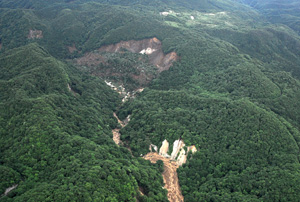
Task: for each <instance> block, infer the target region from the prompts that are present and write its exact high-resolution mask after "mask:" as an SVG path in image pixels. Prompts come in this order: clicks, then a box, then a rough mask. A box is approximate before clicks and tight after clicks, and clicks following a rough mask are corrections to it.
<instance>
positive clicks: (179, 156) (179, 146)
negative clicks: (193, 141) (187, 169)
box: [143, 139, 197, 202]
mask: <svg viewBox="0 0 300 202" xmlns="http://www.w3.org/2000/svg"><path fill="white" fill-rule="evenodd" d="M152 149H154V150H155V151H156V152H152V151H153V150H152ZM149 150H150V152H149V153H148V154H146V155H145V156H144V157H143V158H144V159H146V160H150V161H151V163H156V162H157V161H158V160H161V161H163V163H164V172H163V173H162V176H163V179H164V183H165V186H164V188H165V189H167V190H168V199H169V201H170V202H182V201H184V198H183V195H182V193H181V189H180V186H179V182H178V176H177V168H178V167H179V166H182V164H184V163H186V160H187V154H188V153H189V151H191V152H192V153H195V152H196V151H197V149H196V147H195V146H194V145H192V146H189V147H187V151H186V150H185V144H184V142H183V140H182V139H179V140H175V141H174V143H173V150H172V154H171V155H169V154H168V151H169V142H168V141H167V140H164V141H163V142H162V146H161V147H160V149H159V153H157V150H158V149H157V146H156V145H153V144H150V146H149Z"/></svg>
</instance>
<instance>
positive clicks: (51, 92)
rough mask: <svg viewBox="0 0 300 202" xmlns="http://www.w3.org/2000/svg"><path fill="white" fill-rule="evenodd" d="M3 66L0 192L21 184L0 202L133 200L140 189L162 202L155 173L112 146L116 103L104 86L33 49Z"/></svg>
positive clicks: (7, 57) (9, 57) (16, 52)
mask: <svg viewBox="0 0 300 202" xmlns="http://www.w3.org/2000/svg"><path fill="white" fill-rule="evenodd" d="M0 61H1V62H0V68H1V72H2V73H1V76H0V82H1V85H0V86H1V87H0V91H1V93H0V96H1V103H0V110H1V117H0V120H1V125H0V126H1V137H0V138H1V141H0V142H1V143H0V144H1V145H0V148H1V149H0V151H1V157H0V162H1V171H3V172H1V174H0V175H1V176H0V179H1V187H0V191H1V193H4V191H5V190H6V189H7V188H9V187H11V186H13V185H18V186H17V188H16V189H13V190H12V191H10V192H9V194H7V196H3V197H2V198H1V201H11V200H14V201H28V200H33V201H45V200H51V201H70V200H74V199H75V200H76V201H82V200H84V201H92V200H107V201H132V200H135V199H136V198H140V196H139V194H138V189H139V186H140V187H142V188H143V189H144V194H145V195H144V196H141V198H140V199H145V200H147V199H149V200H155V201H166V197H164V193H165V191H164V190H163V189H161V184H162V178H161V176H160V173H159V172H158V169H156V168H155V166H152V165H151V164H149V163H147V162H145V161H143V160H142V161H141V160H138V159H133V158H132V157H131V155H130V153H129V152H128V151H127V150H126V149H122V148H119V147H116V146H115V144H114V143H113V141H112V134H111V129H112V128H114V127H116V126H117V122H116V120H115V119H114V117H113V115H112V114H113V110H115V107H116V106H117V104H118V103H119V102H120V98H118V95H117V94H116V93H114V92H113V91H111V90H110V88H109V87H108V86H106V84H105V83H104V82H103V81H100V80H98V79H96V78H94V77H90V76H89V75H86V74H82V73H79V72H77V71H76V69H75V68H74V67H71V66H67V65H65V64H64V63H62V62H60V61H58V60H56V59H55V58H53V57H51V56H50V55H49V54H48V53H47V52H46V51H45V50H43V49H42V48H41V47H39V46H38V45H37V44H30V45H27V46H24V47H20V48H17V49H12V50H11V51H9V52H6V53H4V54H3V55H1V57H0ZM145 173H147V174H145ZM150 176H151V179H152V180H151V179H150ZM151 181H152V182H151ZM153 193H155V195H153ZM148 195H149V197H148Z"/></svg>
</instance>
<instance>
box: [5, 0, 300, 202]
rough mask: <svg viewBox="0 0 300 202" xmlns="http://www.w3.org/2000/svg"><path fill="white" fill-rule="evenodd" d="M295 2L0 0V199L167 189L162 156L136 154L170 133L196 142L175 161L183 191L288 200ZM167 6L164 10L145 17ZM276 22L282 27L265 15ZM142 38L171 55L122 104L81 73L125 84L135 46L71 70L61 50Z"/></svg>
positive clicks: (158, 197) (299, 141) (292, 167)
mask: <svg viewBox="0 0 300 202" xmlns="http://www.w3.org/2000/svg"><path fill="white" fill-rule="evenodd" d="M237 2H238V3H237ZM242 2H246V3H248V4H249V5H251V6H253V7H254V8H256V9H258V10H259V11H262V13H263V14H262V13H261V14H259V13H257V12H256V11H255V10H253V9H251V8H250V7H248V6H244V5H243V4H242ZM297 5H298V3H297V2H295V1H292V0H291V1H287V2H284V3H280V2H279V1H276V2H275V1H273V0H268V1H240V0H239V1H237V0H236V1H232V0H215V1H212V0H201V1H194V0H193V1H179V0H174V1H169V0H166V1H157V0H155V1H150V0H145V1H140V0H137V1H131V0H130V1H129V0H124V1H120V0H109V1H106V0H94V1H91V0H74V1H69V0H66V1H64V0H56V1H51V2H50V1H37V0H31V1H23V0H18V1H8V0H3V1H1V2H0V11H1V12H0V43H1V45H2V49H1V50H0V54H1V55H0V70H1V74H0V112H1V113H0V114H1V116H0V134H1V136H0V154H1V155H0V164H1V165H0V171H1V175H0V192H2V193H3V192H4V190H5V189H6V188H8V187H10V186H12V185H14V184H18V185H19V186H18V188H17V189H15V190H13V191H12V192H10V193H9V195H8V196H7V197H3V198H1V200H3V201H136V199H138V200H139V201H167V197H166V190H164V189H162V186H163V181H162V177H161V172H163V164H162V162H161V161H159V162H157V163H156V164H154V165H153V164H151V163H150V162H148V161H145V160H143V159H141V158H139V157H137V156H140V154H146V153H147V152H148V151H149V150H148V148H149V144H151V143H152V144H155V145H157V146H160V145H161V142H162V141H163V140H164V139H167V140H168V141H169V142H170V143H171V144H172V143H173V141H174V140H176V139H179V138H182V139H183V140H184V142H185V143H186V145H192V144H194V145H195V146H196V147H197V149H198V152H197V153H195V154H193V155H189V157H188V161H187V163H186V164H185V165H184V166H183V167H181V168H179V170H178V175H179V180H180V185H181V189H182V193H183V195H184V196H185V201H298V200H299V198H300V195H299V193H300V187H299V184H300V182H299V181H300V175H299V166H300V165H299V158H300V157H299V146H300V133H299V129H300V124H299V123H300V109H299V106H298V103H299V99H300V93H299V92H300V91H299V89H300V83H299V78H300V70H299V69H300V68H299V67H300V60H299V54H300V48H299V47H300V40H299V36H298V34H297V33H296V32H297V31H298V28H299V23H298V21H299V20H298V16H299V14H298V13H299V12H297V11H298V10H299V9H298V10H297ZM169 10H173V11H174V13H172V14H170V15H168V16H162V15H159V12H162V11H169ZM264 15H265V16H267V17H266V18H263V16H264ZM191 16H194V17H195V19H194V20H191ZM274 16H275V17H276V18H274ZM277 22H280V23H283V24H285V25H287V26H289V27H290V28H292V29H294V30H295V31H296V32H294V31H293V30H292V29H290V28H288V27H286V26H284V25H277V24H276V25H275V24H271V23H277ZM29 30H41V31H42V32H43V38H41V39H38V38H36V39H29V38H28V34H29ZM150 37H157V38H158V39H159V40H161V41H162V44H163V50H164V52H165V53H168V52H171V51H176V53H177V54H178V55H179V60H178V61H177V62H175V63H174V64H173V66H172V67H171V68H170V70H169V71H164V72H162V73H161V74H160V75H159V76H158V77H156V79H155V80H153V82H151V83H150V84H149V88H146V89H145V90H144V92H142V93H141V94H139V96H138V97H137V98H136V99H135V100H133V101H132V102H127V103H125V104H124V105H122V106H121V102H120V100H121V99H120V97H119V96H118V95H117V93H115V92H113V91H112V90H111V89H110V88H109V87H108V86H106V85H105V83H104V81H103V80H101V79H99V78H97V77H96V76H91V75H89V74H88V73H93V74H94V75H97V74H98V75H102V74H103V75H105V73H106V71H113V72H121V73H120V74H118V75H115V76H114V78H109V79H112V80H115V81H119V82H123V83H125V85H127V87H128V88H129V89H134V88H136V87H137V86H138V85H139V84H137V83H134V82H133V81H129V79H130V74H136V75H137V74H138V73H139V70H141V69H142V68H139V65H142V66H145V63H144V60H141V61H139V62H136V61H137V60H138V57H139V55H135V54H132V53H126V52H125V53H123V55H122V54H121V53H118V54H111V53H104V54H106V55H105V56H106V59H107V61H106V63H103V64H100V65H99V66H96V67H91V69H89V71H85V72H84V71H81V70H79V69H77V68H75V67H74V66H72V65H70V63H65V62H64V61H63V60H64V59H66V58H68V59H74V58H77V57H80V56H83V55H84V54H85V53H86V52H89V51H94V50H96V49H98V48H99V47H101V46H102V45H108V44H114V43H118V42H120V41H122V40H123V41H126V40H140V39H145V38H150ZM32 42H34V43H32ZM26 44H27V45H26ZM23 45H25V46H23ZM20 46H22V47H20ZM71 46H75V47H76V50H75V51H74V52H73V53H71V52H69V51H68V47H71ZM16 47H18V48H16ZM14 48H15V49H14ZM51 55H53V56H54V57H56V58H60V59H61V60H62V61H58V60H57V59H56V58H54V57H53V56H51ZM144 59H146V58H144ZM146 68H147V70H149V71H150V72H152V71H153V69H152V67H150V66H147V67H146ZM142 70H144V69H142ZM103 75H102V76H103ZM117 109H118V116H119V118H120V119H121V120H123V119H125V118H126V116H127V115H129V114H131V121H130V123H129V124H128V125H127V126H126V127H125V128H123V129H121V134H122V135H121V139H122V140H123V142H124V144H125V146H130V148H131V150H132V154H133V156H132V154H131V153H130V152H129V151H128V149H127V148H126V147H122V146H120V147H118V146H116V145H115V144H114V142H113V141H112V134H111V130H112V129H114V128H117V127H118V123H117V121H116V119H115V118H114V117H113V115H112V114H113V112H114V111H116V110H117ZM139 190H142V192H143V194H145V195H142V194H140V193H139Z"/></svg>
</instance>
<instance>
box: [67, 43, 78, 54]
mask: <svg viewBox="0 0 300 202" xmlns="http://www.w3.org/2000/svg"><path fill="white" fill-rule="evenodd" d="M67 48H68V50H69V53H74V52H75V51H77V48H76V46H75V44H74V43H73V45H72V46H68V47H67Z"/></svg>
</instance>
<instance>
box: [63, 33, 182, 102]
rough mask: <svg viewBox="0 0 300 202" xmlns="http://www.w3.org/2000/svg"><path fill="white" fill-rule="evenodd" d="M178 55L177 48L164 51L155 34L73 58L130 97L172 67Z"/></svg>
mask: <svg viewBox="0 0 300 202" xmlns="http://www.w3.org/2000/svg"><path fill="white" fill-rule="evenodd" d="M73 48H74V46H73ZM69 49H72V48H70V47H69ZM72 50H73V49H72ZM178 59H179V57H178V56H177V54H176V53H175V52H171V53H168V54H164V52H163V50H162V43H161V41H159V40H158V39H157V38H155V37H154V38H150V39H144V40H140V41H136V40H130V41H121V42H119V43H116V44H112V45H107V46H102V47H100V48H99V49H97V50H95V51H93V52H88V53H86V54H85V55H84V56H82V57H80V58H76V59H74V60H73V62H74V63H75V64H76V65H77V66H78V67H79V68H80V69H83V70H85V71H88V72H89V73H91V74H92V75H95V76H99V77H100V78H102V79H105V80H106V81H107V83H110V84H109V85H110V86H111V87H113V88H116V90H117V91H118V92H119V93H120V94H122V95H123V97H125V96H126V97H130V96H134V94H135V93H136V92H138V91H140V89H141V88H144V87H145V86H146V85H148V84H149V82H151V81H152V80H153V79H154V78H156V77H157V76H158V74H159V73H161V72H163V71H166V70H169V68H170V67H171V66H172V64H173V62H175V61H177V60H178Z"/></svg>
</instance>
